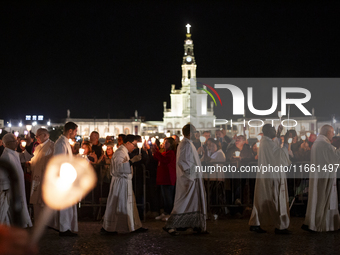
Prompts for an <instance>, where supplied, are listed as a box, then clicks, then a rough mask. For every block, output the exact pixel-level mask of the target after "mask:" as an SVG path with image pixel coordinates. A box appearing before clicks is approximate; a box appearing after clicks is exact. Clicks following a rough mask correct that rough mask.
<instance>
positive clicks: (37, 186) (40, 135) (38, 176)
mask: <svg viewBox="0 0 340 255" xmlns="http://www.w3.org/2000/svg"><path fill="white" fill-rule="evenodd" d="M49 137H50V134H49V133H48V131H47V129H45V128H39V129H38V130H37V133H36V138H37V141H38V143H39V145H38V146H37V147H36V148H35V151H34V153H33V155H34V156H33V158H32V159H31V161H30V163H31V171H32V185H31V198H30V203H31V204H33V208H34V219H35V220H37V219H38V218H39V215H40V213H41V210H42V208H43V207H44V202H43V200H42V194H41V182H42V180H43V176H44V173H45V170H46V165H47V162H48V161H49V159H50V158H51V157H52V156H53V152H54V142H52V141H51V140H50V139H49Z"/></svg>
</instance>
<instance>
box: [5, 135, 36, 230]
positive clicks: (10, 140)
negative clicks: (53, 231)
mask: <svg viewBox="0 0 340 255" xmlns="http://www.w3.org/2000/svg"><path fill="white" fill-rule="evenodd" d="M2 141H3V143H4V145H5V149H4V152H3V153H2V155H1V158H2V159H4V160H7V161H8V162H9V163H11V164H12V165H13V167H14V169H15V171H16V174H17V176H18V181H19V188H20V190H18V193H19V196H20V200H21V204H22V210H21V218H22V226H21V227H23V228H27V227H32V221H31V218H30V215H29V213H28V209H27V203H26V193H25V181H24V171H23V170H22V167H21V163H20V159H19V154H18V153H17V152H16V151H15V149H16V148H17V147H18V140H17V138H16V136H15V135H14V134H11V133H9V134H6V135H4V137H3V138H2ZM2 176H3V175H1V177H0V178H1V180H4V181H5V182H7V183H8V176H5V178H4V179H2ZM6 186H7V187H8V188H9V185H6ZM3 199H8V193H7V192H6V193H5V192H4V193H3V194H1V199H0V200H1V201H0V203H1V207H0V210H1V211H2V210H4V209H6V208H7V210H8V208H9V207H8V204H7V203H8V200H7V201H4V200H3ZM6 202H7V203H6ZM6 214H7V216H8V212H5V211H3V212H2V213H1V215H4V217H3V218H4V219H5V221H6V218H7V216H6ZM7 219H8V218H7Z"/></svg>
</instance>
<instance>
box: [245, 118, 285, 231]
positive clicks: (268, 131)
mask: <svg viewBox="0 0 340 255" xmlns="http://www.w3.org/2000/svg"><path fill="white" fill-rule="evenodd" d="M262 131H263V137H262V139H261V141H260V148H259V154H258V166H259V168H260V167H262V169H263V167H267V168H268V169H269V167H275V166H281V165H282V166H288V165H289V164H290V163H291V162H290V160H289V156H288V150H287V148H285V147H283V148H281V146H280V140H279V137H280V133H281V131H282V126H281V125H280V126H279V128H278V132H277V135H276V134H275V128H274V127H272V125H271V124H266V125H264V126H263V128H262ZM273 139H274V140H273ZM288 200H289V199H288V189H287V179H286V175H285V173H284V172H283V171H278V172H269V171H268V172H266V173H264V174H262V172H258V173H257V174H256V182H255V191H254V205H253V210H252V214H251V217H250V220H249V225H250V231H255V232H257V233H265V232H266V231H265V230H263V229H262V228H261V227H260V225H261V226H265V225H267V226H274V227H275V233H276V234H290V233H291V231H289V230H288V229H287V228H288V227H289V223H290V219H289V207H288Z"/></svg>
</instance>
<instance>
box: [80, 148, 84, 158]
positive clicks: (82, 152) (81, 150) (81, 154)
mask: <svg viewBox="0 0 340 255" xmlns="http://www.w3.org/2000/svg"><path fill="white" fill-rule="evenodd" d="M84 152H85V149H83V148H80V149H79V155H80V156H83V154H84Z"/></svg>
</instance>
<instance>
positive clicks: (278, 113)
mask: <svg viewBox="0 0 340 255" xmlns="http://www.w3.org/2000/svg"><path fill="white" fill-rule="evenodd" d="M277 115H278V116H279V118H280V125H281V117H282V114H281V111H278V112H277Z"/></svg>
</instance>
